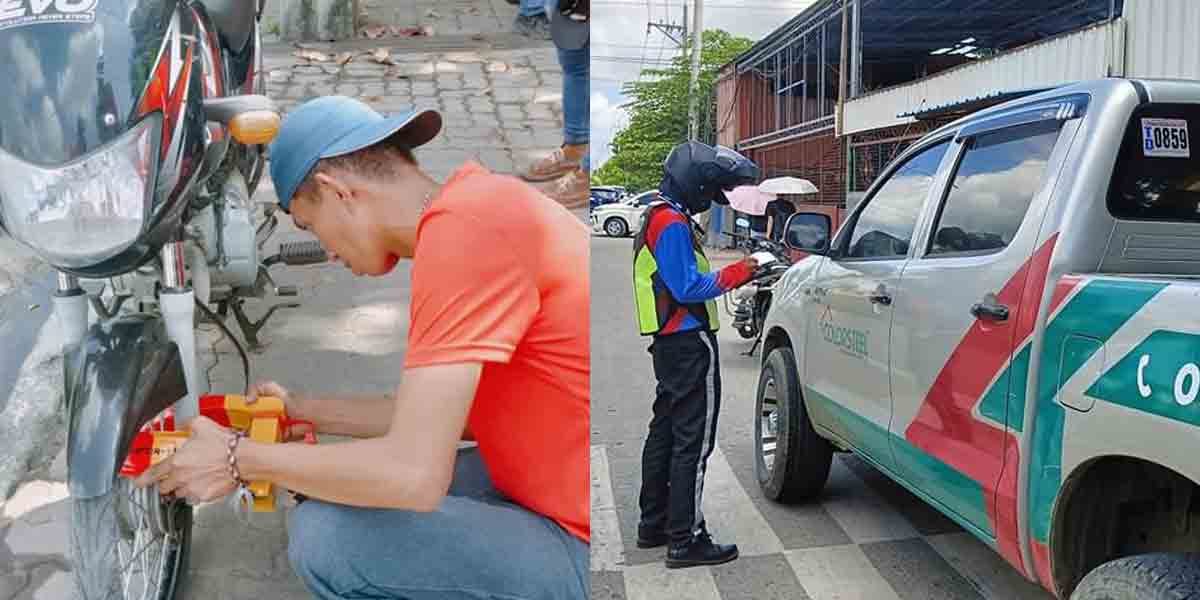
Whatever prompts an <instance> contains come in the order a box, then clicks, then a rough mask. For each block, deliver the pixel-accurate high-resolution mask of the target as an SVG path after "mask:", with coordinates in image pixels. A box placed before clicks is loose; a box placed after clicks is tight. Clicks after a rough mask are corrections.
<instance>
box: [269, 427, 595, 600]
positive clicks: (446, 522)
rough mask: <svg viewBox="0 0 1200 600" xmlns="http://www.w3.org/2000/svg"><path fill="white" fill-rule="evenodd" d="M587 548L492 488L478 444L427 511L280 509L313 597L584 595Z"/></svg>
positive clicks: (322, 506)
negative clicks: (433, 507) (445, 493)
mask: <svg viewBox="0 0 1200 600" xmlns="http://www.w3.org/2000/svg"><path fill="white" fill-rule="evenodd" d="M589 555H590V549H589V546H588V545H587V544H586V543H584V542H583V541H582V540H580V539H579V538H576V537H575V536H573V535H571V534H569V533H567V532H566V530H564V529H563V528H562V527H560V526H559V525H558V524H557V523H555V522H554V521H551V520H550V519H547V518H545V517H543V516H541V515H538V514H536V513H533V512H531V511H529V510H526V509H524V508H522V507H520V506H518V505H516V504H513V503H512V502H511V501H509V500H508V499H507V498H505V497H504V496H503V495H501V494H500V492H498V491H496V489H495V488H494V487H493V486H492V482H491V480H490V479H489V478H488V475H487V469H486V468H485V467H484V464H483V460H482V459H481V458H480V456H479V453H478V451H477V450H476V449H474V448H470V449H466V450H461V451H459V454H458V460H457V461H456V463H455V466H454V482H453V483H452V484H451V486H450V493H449V495H448V496H447V497H446V499H445V500H444V501H443V502H442V506H441V508H439V509H438V510H437V511H434V512H430V513H417V512H410V511H403V510H387V509H372V508H358V507H353V506H345V505H339V504H330V503H327V502H321V501H319V500H308V501H305V502H303V503H301V504H300V505H299V506H297V507H296V508H294V509H292V511H291V514H289V515H288V558H289V559H290V560H291V563H292V568H293V569H295V570H296V573H297V574H298V575H300V577H301V578H302V579H303V580H304V583H305V584H306V585H307V586H308V588H309V590H310V591H312V593H313V594H315V595H316V596H317V597H318V598H320V599H321V600H333V599H339V600H342V599H349V598H356V599H360V598H361V599H366V598H371V599H374V600H399V599H401V598H403V599H405V600H432V599H435V598H436V599H448V600H458V599H461V600H491V599H499V598H503V599H505V600H535V599H536V600H542V599H545V600H550V599H552V598H554V599H559V598H561V599H575V598H578V599H584V598H587V597H589V595H590V593H589V587H590V573H589V570H588V560H589Z"/></svg>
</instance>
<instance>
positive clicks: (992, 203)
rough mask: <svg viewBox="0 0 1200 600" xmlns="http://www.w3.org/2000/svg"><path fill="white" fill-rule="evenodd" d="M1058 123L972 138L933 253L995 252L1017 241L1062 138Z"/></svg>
mask: <svg viewBox="0 0 1200 600" xmlns="http://www.w3.org/2000/svg"><path fill="white" fill-rule="evenodd" d="M1059 128H1060V124H1059V122H1058V121H1042V122H1039V123H1033V124H1031V125H1026V126H1022V127H1013V128H1011V129H1004V130H1001V131H996V132H992V133H985V134H982V135H980V136H978V137H975V138H971V139H969V140H967V142H966V143H967V149H966V152H965V153H964V154H963V158H962V160H961V161H960V162H959V166H958V171H957V172H956V173H955V174H954V179H953V180H951V184H950V190H949V192H948V193H947V194H946V200H945V202H944V204H943V205H942V208H941V214H939V215H938V218H937V220H936V221H935V222H934V223H935V224H934V231H935V233H934V235H933V238H932V239H931V240H930V244H929V254H930V255H944V254H961V253H971V254H990V253H993V252H999V251H1000V250H1002V249H1004V248H1005V247H1006V246H1008V244H1009V243H1011V242H1012V239H1013V236H1015V235H1016V233H1017V229H1019V228H1020V227H1021V222H1022V221H1024V220H1025V213H1026V212H1027V211H1028V210H1029V204H1030V202H1032V201H1033V197H1034V195H1036V194H1037V192H1038V190H1039V189H1041V187H1042V179H1043V177H1044V176H1045V174H1046V163H1047V162H1048V161H1049V160H1050V152H1051V151H1052V150H1054V143H1055V142H1056V141H1057V140H1058V132H1059Z"/></svg>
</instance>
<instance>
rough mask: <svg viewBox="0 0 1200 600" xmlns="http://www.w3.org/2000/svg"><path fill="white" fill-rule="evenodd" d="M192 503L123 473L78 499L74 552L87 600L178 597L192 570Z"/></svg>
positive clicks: (74, 565)
mask: <svg viewBox="0 0 1200 600" xmlns="http://www.w3.org/2000/svg"><path fill="white" fill-rule="evenodd" d="M191 542H192V507H191V506H189V505H187V504H186V503H185V502H183V501H182V500H175V499H164V498H162V497H160V496H159V494H158V490H157V488H156V487H149V488H146V489H138V488H137V487H135V486H134V485H133V483H132V482H131V481H130V480H128V479H126V478H123V477H117V478H116V480H115V481H114V482H113V486H112V489H111V490H109V492H108V493H107V494H105V495H103V496H99V497H96V498H86V499H82V498H81V499H75V500H73V501H72V510H71V533H70V547H69V553H70V554H69V556H70V559H71V566H72V569H73V570H74V573H75V584H76V589H77V590H78V592H79V596H80V598H81V599H82V600H134V599H147V600H174V599H175V598H176V597H177V596H176V593H177V590H179V589H180V588H181V587H182V586H181V582H182V580H183V578H184V575H185V574H186V573H187V561H188V555H189V551H190V548H191Z"/></svg>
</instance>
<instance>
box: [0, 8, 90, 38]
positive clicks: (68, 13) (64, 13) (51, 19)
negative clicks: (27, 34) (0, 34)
mask: <svg viewBox="0 0 1200 600" xmlns="http://www.w3.org/2000/svg"><path fill="white" fill-rule="evenodd" d="M98 2H99V0H0V31H3V30H5V29H12V28H14V27H24V26H27V25H44V24H48V23H93V22H95V21H96V4H97V3H98Z"/></svg>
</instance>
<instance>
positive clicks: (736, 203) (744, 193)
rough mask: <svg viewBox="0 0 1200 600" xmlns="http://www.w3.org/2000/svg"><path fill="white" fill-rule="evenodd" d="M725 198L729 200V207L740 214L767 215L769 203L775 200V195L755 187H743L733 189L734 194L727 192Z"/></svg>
mask: <svg viewBox="0 0 1200 600" xmlns="http://www.w3.org/2000/svg"><path fill="white" fill-rule="evenodd" d="M725 197H727V198H729V205H730V206H732V207H733V208H734V210H736V211H738V212H743V213H746V214H748V215H765V214H767V203H768V202H770V201H772V200H774V199H775V194H767V193H765V192H762V191H759V189H758V186H755V185H743V186H738V187H736V188H733V191H732V192H725Z"/></svg>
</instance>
